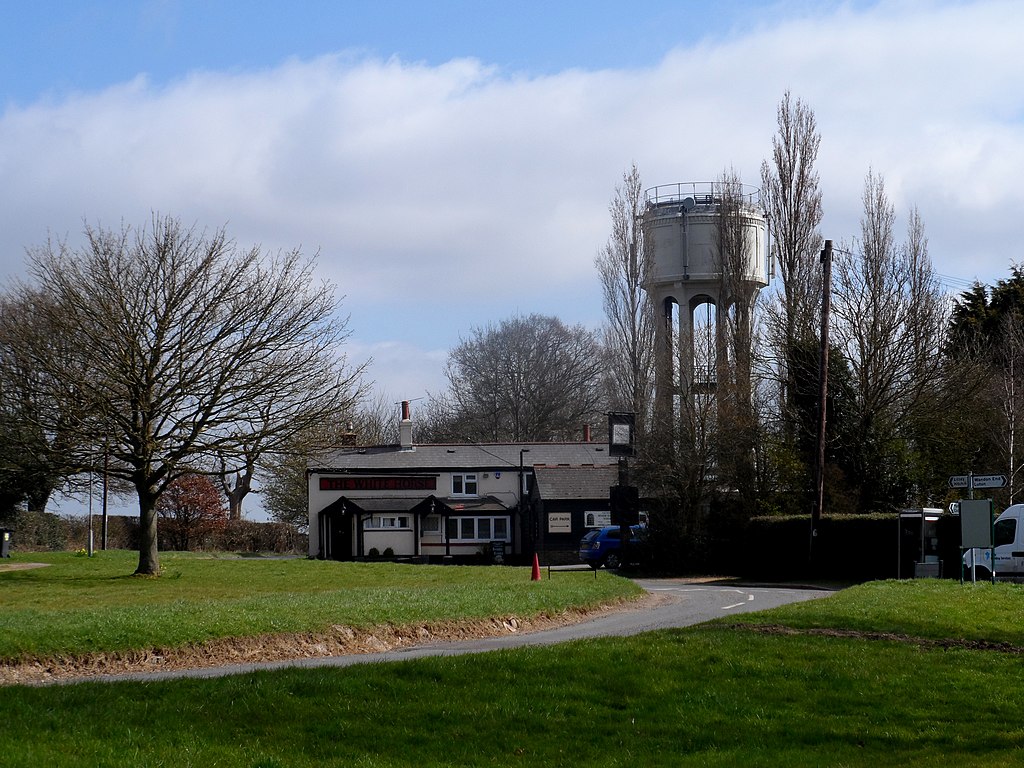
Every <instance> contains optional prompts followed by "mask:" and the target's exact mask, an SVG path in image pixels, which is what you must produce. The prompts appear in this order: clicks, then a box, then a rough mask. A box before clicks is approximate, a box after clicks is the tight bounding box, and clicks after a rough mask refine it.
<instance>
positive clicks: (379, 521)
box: [363, 515, 409, 529]
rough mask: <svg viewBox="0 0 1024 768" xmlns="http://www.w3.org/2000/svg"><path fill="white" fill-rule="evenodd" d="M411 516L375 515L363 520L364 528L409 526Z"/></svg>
mask: <svg viewBox="0 0 1024 768" xmlns="http://www.w3.org/2000/svg"><path fill="white" fill-rule="evenodd" d="M408 527H409V518H408V517H406V516H404V515H403V516H401V517H397V516H396V517H392V516H389V515H374V516H373V517H368V518H367V519H366V520H365V521H364V522H363V528H367V529H373V528H408Z"/></svg>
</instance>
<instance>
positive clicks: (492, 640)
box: [61, 579, 832, 682]
mask: <svg viewBox="0 0 1024 768" xmlns="http://www.w3.org/2000/svg"><path fill="white" fill-rule="evenodd" d="M636 583H637V584H639V585H640V586H641V587H643V588H644V589H645V590H647V591H648V592H650V593H652V594H655V595H660V596H662V597H663V598H664V599H662V600H659V601H658V602H657V603H656V604H655V605H654V606H643V607H636V608H625V609H623V610H620V611H614V612H612V613H609V614H606V615H603V616H600V617H597V618H594V619H591V620H589V621H584V622H581V623H579V624H573V625H570V626H566V627H559V628H557V629H550V630H542V631H539V632H530V633H522V634H509V635H503V636H501V637H489V638H482V639H478V640H465V641H459V642H430V643H425V644H423V645H417V646H410V647H406V648H396V649H394V650H389V651H385V652H383V653H364V654H354V655H350V656H329V657H321V658H312V659H295V660H288V661H275V662H266V663H255V664H232V665H227V666H221V667H209V668H202V669H185V670H173V671H167V672H153V673H137V674H125V675H116V676H107V677H91V678H88V679H89V680H91V681H115V680H145V681H154V680H171V679H175V678H185V677H192V678H206V677H222V676H225V675H240V674H246V673H249V672H255V671H258V670H271V669H285V668H314V667H348V666H352V665H355V664H373V663H381V662H389V661H399V660H402V659H419V658H424V657H427V656H461V655H464V654H469V653H484V652H486V651H495V650H499V649H502V648H521V647H525V646H538V645H553V644H555V643H563V642H567V641H570V640H581V639H585V638H593V637H625V636H628V635H635V634H639V633H640V632H648V631H651V630H656V629H669V628H673V627H687V626H691V625H693V624H699V623H701V622H704V621H709V620H711V619H716V618H719V617H722V616H728V615H730V614H736V613H749V612H750V611H760V610H765V609H768V608H774V607H776V606H780V605H786V604H788V603H796V602H801V601H804V600H814V599H817V598H821V597H826V596H828V595H830V594H832V591H831V590H826V589H816V588H801V587H786V586H765V585H758V586H744V585H741V584H737V583H733V582H725V583H723V582H718V583H716V582H711V583H698V582H694V581H692V580H686V579H637V580H636ZM61 682H75V681H74V680H65V681H61Z"/></svg>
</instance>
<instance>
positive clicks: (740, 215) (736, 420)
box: [714, 170, 759, 510]
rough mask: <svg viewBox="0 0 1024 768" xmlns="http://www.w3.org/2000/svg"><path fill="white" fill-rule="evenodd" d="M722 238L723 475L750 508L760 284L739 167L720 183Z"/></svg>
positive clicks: (718, 363) (719, 374)
mask: <svg viewBox="0 0 1024 768" xmlns="http://www.w3.org/2000/svg"><path fill="white" fill-rule="evenodd" d="M716 197H717V199H718V200H719V204H718V219H717V222H718V229H717V241H718V243H717V244H718V251H719V258H720V259H721V276H720V281H721V286H720V289H719V296H720V306H719V307H718V312H717V318H716V319H717V339H716V354H715V368H716V377H715V378H716V390H717V391H716V405H717V435H716V439H715V441H714V442H715V444H716V445H717V447H718V451H717V453H718V465H719V471H720V472H721V473H722V475H723V478H728V479H729V480H730V481H731V482H732V484H733V485H734V487H736V488H737V489H738V490H739V493H740V498H741V499H742V501H743V506H744V508H745V509H747V510H750V509H752V508H753V503H754V502H753V500H754V490H755V488H754V453H755V450H756V448H757V447H758V439H757V432H758V428H757V422H756V418H755V416H756V414H755V412H754V408H753V398H752V386H753V381H752V373H753V364H752V355H753V347H754V333H753V332H754V318H753V315H754V305H755V302H756V300H757V295H758V289H759V285H758V284H757V283H755V282H754V281H753V277H752V266H753V265H752V264H751V263H750V262H751V256H752V255H753V250H754V249H753V243H752V242H751V237H750V223H751V220H752V215H751V214H752V210H751V209H752V202H751V201H750V200H748V199H747V196H746V195H745V194H744V190H743V184H742V183H741V182H740V179H739V175H738V174H737V173H736V171H735V170H729V171H726V172H723V174H722V177H721V179H720V180H719V182H718V185H717V190H716Z"/></svg>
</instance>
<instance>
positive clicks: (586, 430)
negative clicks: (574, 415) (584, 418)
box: [583, 424, 590, 443]
mask: <svg viewBox="0 0 1024 768" xmlns="http://www.w3.org/2000/svg"><path fill="white" fill-rule="evenodd" d="M583 442H584V443H589V442H590V425H589V424H584V425H583Z"/></svg>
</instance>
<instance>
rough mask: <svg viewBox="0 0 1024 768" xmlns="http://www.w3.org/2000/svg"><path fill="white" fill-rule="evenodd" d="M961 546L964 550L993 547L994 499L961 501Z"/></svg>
mask: <svg viewBox="0 0 1024 768" xmlns="http://www.w3.org/2000/svg"><path fill="white" fill-rule="evenodd" d="M960 546H961V547H963V548H964V549H974V548H975V547H978V548H983V549H988V548H990V547H991V546H992V499H961V501H960Z"/></svg>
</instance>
